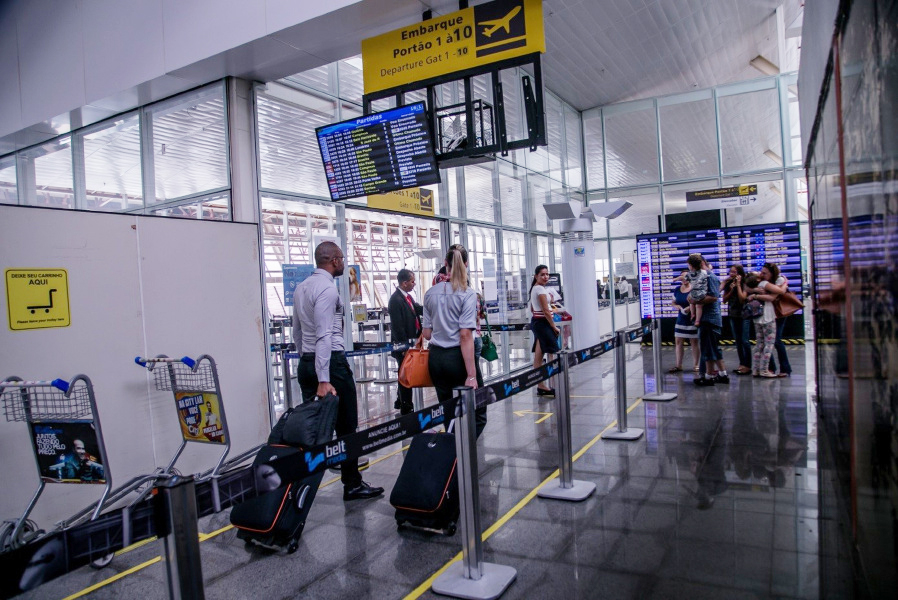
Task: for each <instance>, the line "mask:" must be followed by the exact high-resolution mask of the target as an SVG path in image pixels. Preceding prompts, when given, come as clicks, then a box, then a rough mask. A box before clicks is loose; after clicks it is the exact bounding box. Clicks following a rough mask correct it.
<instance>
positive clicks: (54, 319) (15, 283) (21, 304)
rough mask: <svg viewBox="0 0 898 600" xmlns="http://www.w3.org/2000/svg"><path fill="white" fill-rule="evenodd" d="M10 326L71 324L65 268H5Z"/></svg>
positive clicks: (65, 325)
mask: <svg viewBox="0 0 898 600" xmlns="http://www.w3.org/2000/svg"><path fill="white" fill-rule="evenodd" d="M6 308H7V312H8V314H9V328H10V329H12V330H13V331H18V330H22V329H43V328H45V327H68V326H69V324H70V323H71V315H70V313H69V283H68V274H67V273H66V270H65V269H6Z"/></svg>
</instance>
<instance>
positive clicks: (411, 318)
mask: <svg viewBox="0 0 898 600" xmlns="http://www.w3.org/2000/svg"><path fill="white" fill-rule="evenodd" d="M396 283H397V286H396V291H395V292H393V295H392V296H390V302H389V304H388V305H387V308H388V310H389V312H390V339H391V340H392V342H393V343H394V344H404V343H407V342H409V343H410V342H412V340H416V339H418V336H420V335H421V319H420V317H419V315H420V314H421V311H422V307H421V305H420V304H418V303H417V302H415V300H414V299H413V298H412V296H411V293H412V290H413V289H415V274H414V273H412V272H411V271H409V270H408V269H402V270H400V271H399V273H398V274H397V275H396ZM405 353H406V351H405V350H403V351H401V352H393V353H392V356H393V358H395V359H396V361H397V362H398V363H399V365H400V366H401V365H402V361H403V360H404V359H405ZM398 388H399V389H398V397H397V398H396V402H395V403H394V404H393V408H398V409H399V413H400V414H403V415H407V414H408V413H410V412H412V411H413V410H414V405H413V404H412V389H411V388H407V387H405V386H403V385H402V384H401V383H399V384H398Z"/></svg>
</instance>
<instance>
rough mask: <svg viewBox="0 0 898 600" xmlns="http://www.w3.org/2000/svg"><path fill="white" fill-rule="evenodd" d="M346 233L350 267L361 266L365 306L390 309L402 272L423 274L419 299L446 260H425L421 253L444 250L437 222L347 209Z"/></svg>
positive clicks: (418, 287) (420, 279)
mask: <svg viewBox="0 0 898 600" xmlns="http://www.w3.org/2000/svg"><path fill="white" fill-rule="evenodd" d="M346 230H347V232H348V243H347V248H346V255H347V257H348V258H349V260H350V261H351V262H348V263H347V264H353V265H359V268H360V272H361V273H360V275H361V279H360V286H361V293H362V299H361V302H362V303H364V304H366V305H367V306H369V307H386V306H387V304H388V303H389V300H390V295H392V293H393V291H394V289H395V284H396V274H397V273H398V272H399V271H400V269H411V270H412V271H413V272H415V273H417V274H419V279H418V285H417V287H416V289H415V295H416V296H417V297H418V299H419V300H420V298H422V297H423V294H424V292H425V291H427V290H428V289H429V288H430V283H431V278H430V275H429V274H430V273H436V270H437V269H438V266H439V265H440V264H442V259H435V258H424V257H422V256H419V254H418V252H419V251H421V250H426V249H430V248H439V247H440V235H439V231H440V225H439V223H438V222H437V221H433V220H428V219H421V218H417V217H412V216H408V215H396V214H388V213H382V212H376V211H370V210H356V209H349V208H347V209H346Z"/></svg>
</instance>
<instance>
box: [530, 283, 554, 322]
mask: <svg viewBox="0 0 898 600" xmlns="http://www.w3.org/2000/svg"><path fill="white" fill-rule="evenodd" d="M541 294H545V295H546V296H547V298H546V302H548V303H551V301H552V295H551V294H550V293H549V290H547V289H546V288H545V287H543V286H541V285H535V286H533V289H532V290H530V312H532V313H533V316H534V317H545V314H543V305H542V303H541V302H540V301H539V297H540V295H541Z"/></svg>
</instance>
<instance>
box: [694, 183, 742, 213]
mask: <svg viewBox="0 0 898 600" xmlns="http://www.w3.org/2000/svg"><path fill="white" fill-rule="evenodd" d="M757 201H758V186H756V185H737V186H733V187H727V188H717V189H713V190H701V191H698V192H686V210H687V211H693V210H715V209H720V208H739V207H740V206H750V205H752V204H754V203H755V202H757Z"/></svg>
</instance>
